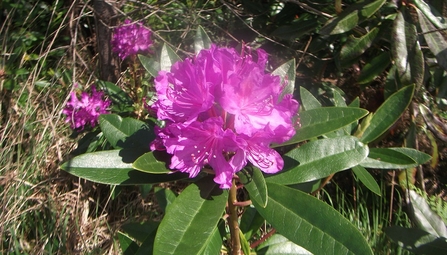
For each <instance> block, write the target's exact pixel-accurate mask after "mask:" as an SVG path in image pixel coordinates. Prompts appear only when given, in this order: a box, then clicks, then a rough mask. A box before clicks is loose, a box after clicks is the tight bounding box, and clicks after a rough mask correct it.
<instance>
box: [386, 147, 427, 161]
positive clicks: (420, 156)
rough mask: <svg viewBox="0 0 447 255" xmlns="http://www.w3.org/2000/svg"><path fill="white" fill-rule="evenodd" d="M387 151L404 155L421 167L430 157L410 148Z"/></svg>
mask: <svg viewBox="0 0 447 255" xmlns="http://www.w3.org/2000/svg"><path fill="white" fill-rule="evenodd" d="M388 149H390V150H393V151H397V152H400V153H403V154H405V155H406V156H408V157H410V158H411V159H413V160H414V161H415V162H416V163H417V164H418V165H422V164H424V163H426V162H427V161H429V160H430V159H431V156H430V155H428V154H426V153H424V152H422V151H418V150H415V149H412V148H405V147H396V148H388Z"/></svg>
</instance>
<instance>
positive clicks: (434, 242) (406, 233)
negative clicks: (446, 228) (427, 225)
mask: <svg viewBox="0 0 447 255" xmlns="http://www.w3.org/2000/svg"><path fill="white" fill-rule="evenodd" d="M385 233H386V235H387V236H388V237H390V238H391V239H392V240H393V241H394V242H396V243H398V244H399V245H400V246H401V247H403V248H405V249H407V250H410V251H412V252H414V253H415V254H446V253H447V239H446V238H443V237H437V236H435V235H431V234H429V233H427V232H426V231H424V230H422V229H417V228H404V227H400V226H392V227H388V228H386V229H385Z"/></svg>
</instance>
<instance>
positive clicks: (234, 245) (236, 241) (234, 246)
mask: <svg viewBox="0 0 447 255" xmlns="http://www.w3.org/2000/svg"><path fill="white" fill-rule="evenodd" d="M236 195H237V187H236V180H235V179H234V178H233V183H232V185H231V188H230V194H229V196H228V214H229V216H230V217H229V218H228V225H229V226H230V235H231V254H232V255H239V254H241V253H240V251H241V241H240V238H239V223H238V215H237V206H236V205H235V204H234V203H237V197H236Z"/></svg>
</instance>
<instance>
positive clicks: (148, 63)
mask: <svg viewBox="0 0 447 255" xmlns="http://www.w3.org/2000/svg"><path fill="white" fill-rule="evenodd" d="M138 59H140V62H141V64H142V65H143V67H144V69H146V71H147V72H148V73H149V74H150V75H151V76H152V77H157V75H158V71H160V63H158V62H157V61H156V60H155V59H153V58H149V57H146V56H144V55H141V54H138Z"/></svg>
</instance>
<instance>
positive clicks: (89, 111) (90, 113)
mask: <svg viewBox="0 0 447 255" xmlns="http://www.w3.org/2000/svg"><path fill="white" fill-rule="evenodd" d="M103 95H104V93H103V92H101V91H96V88H95V87H92V93H91V95H89V94H88V93H87V92H82V94H81V99H80V100H79V98H78V96H77V95H76V92H74V91H72V92H71V94H70V100H69V101H68V102H67V105H66V106H65V108H64V110H63V111H62V113H63V114H65V115H67V119H66V120H65V122H67V123H70V125H71V128H72V129H78V130H83V129H84V128H85V126H87V125H90V126H91V127H94V126H96V124H98V118H99V115H100V114H106V113H109V111H108V110H107V108H108V107H109V106H110V104H111V101H110V100H104V99H103Z"/></svg>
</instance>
